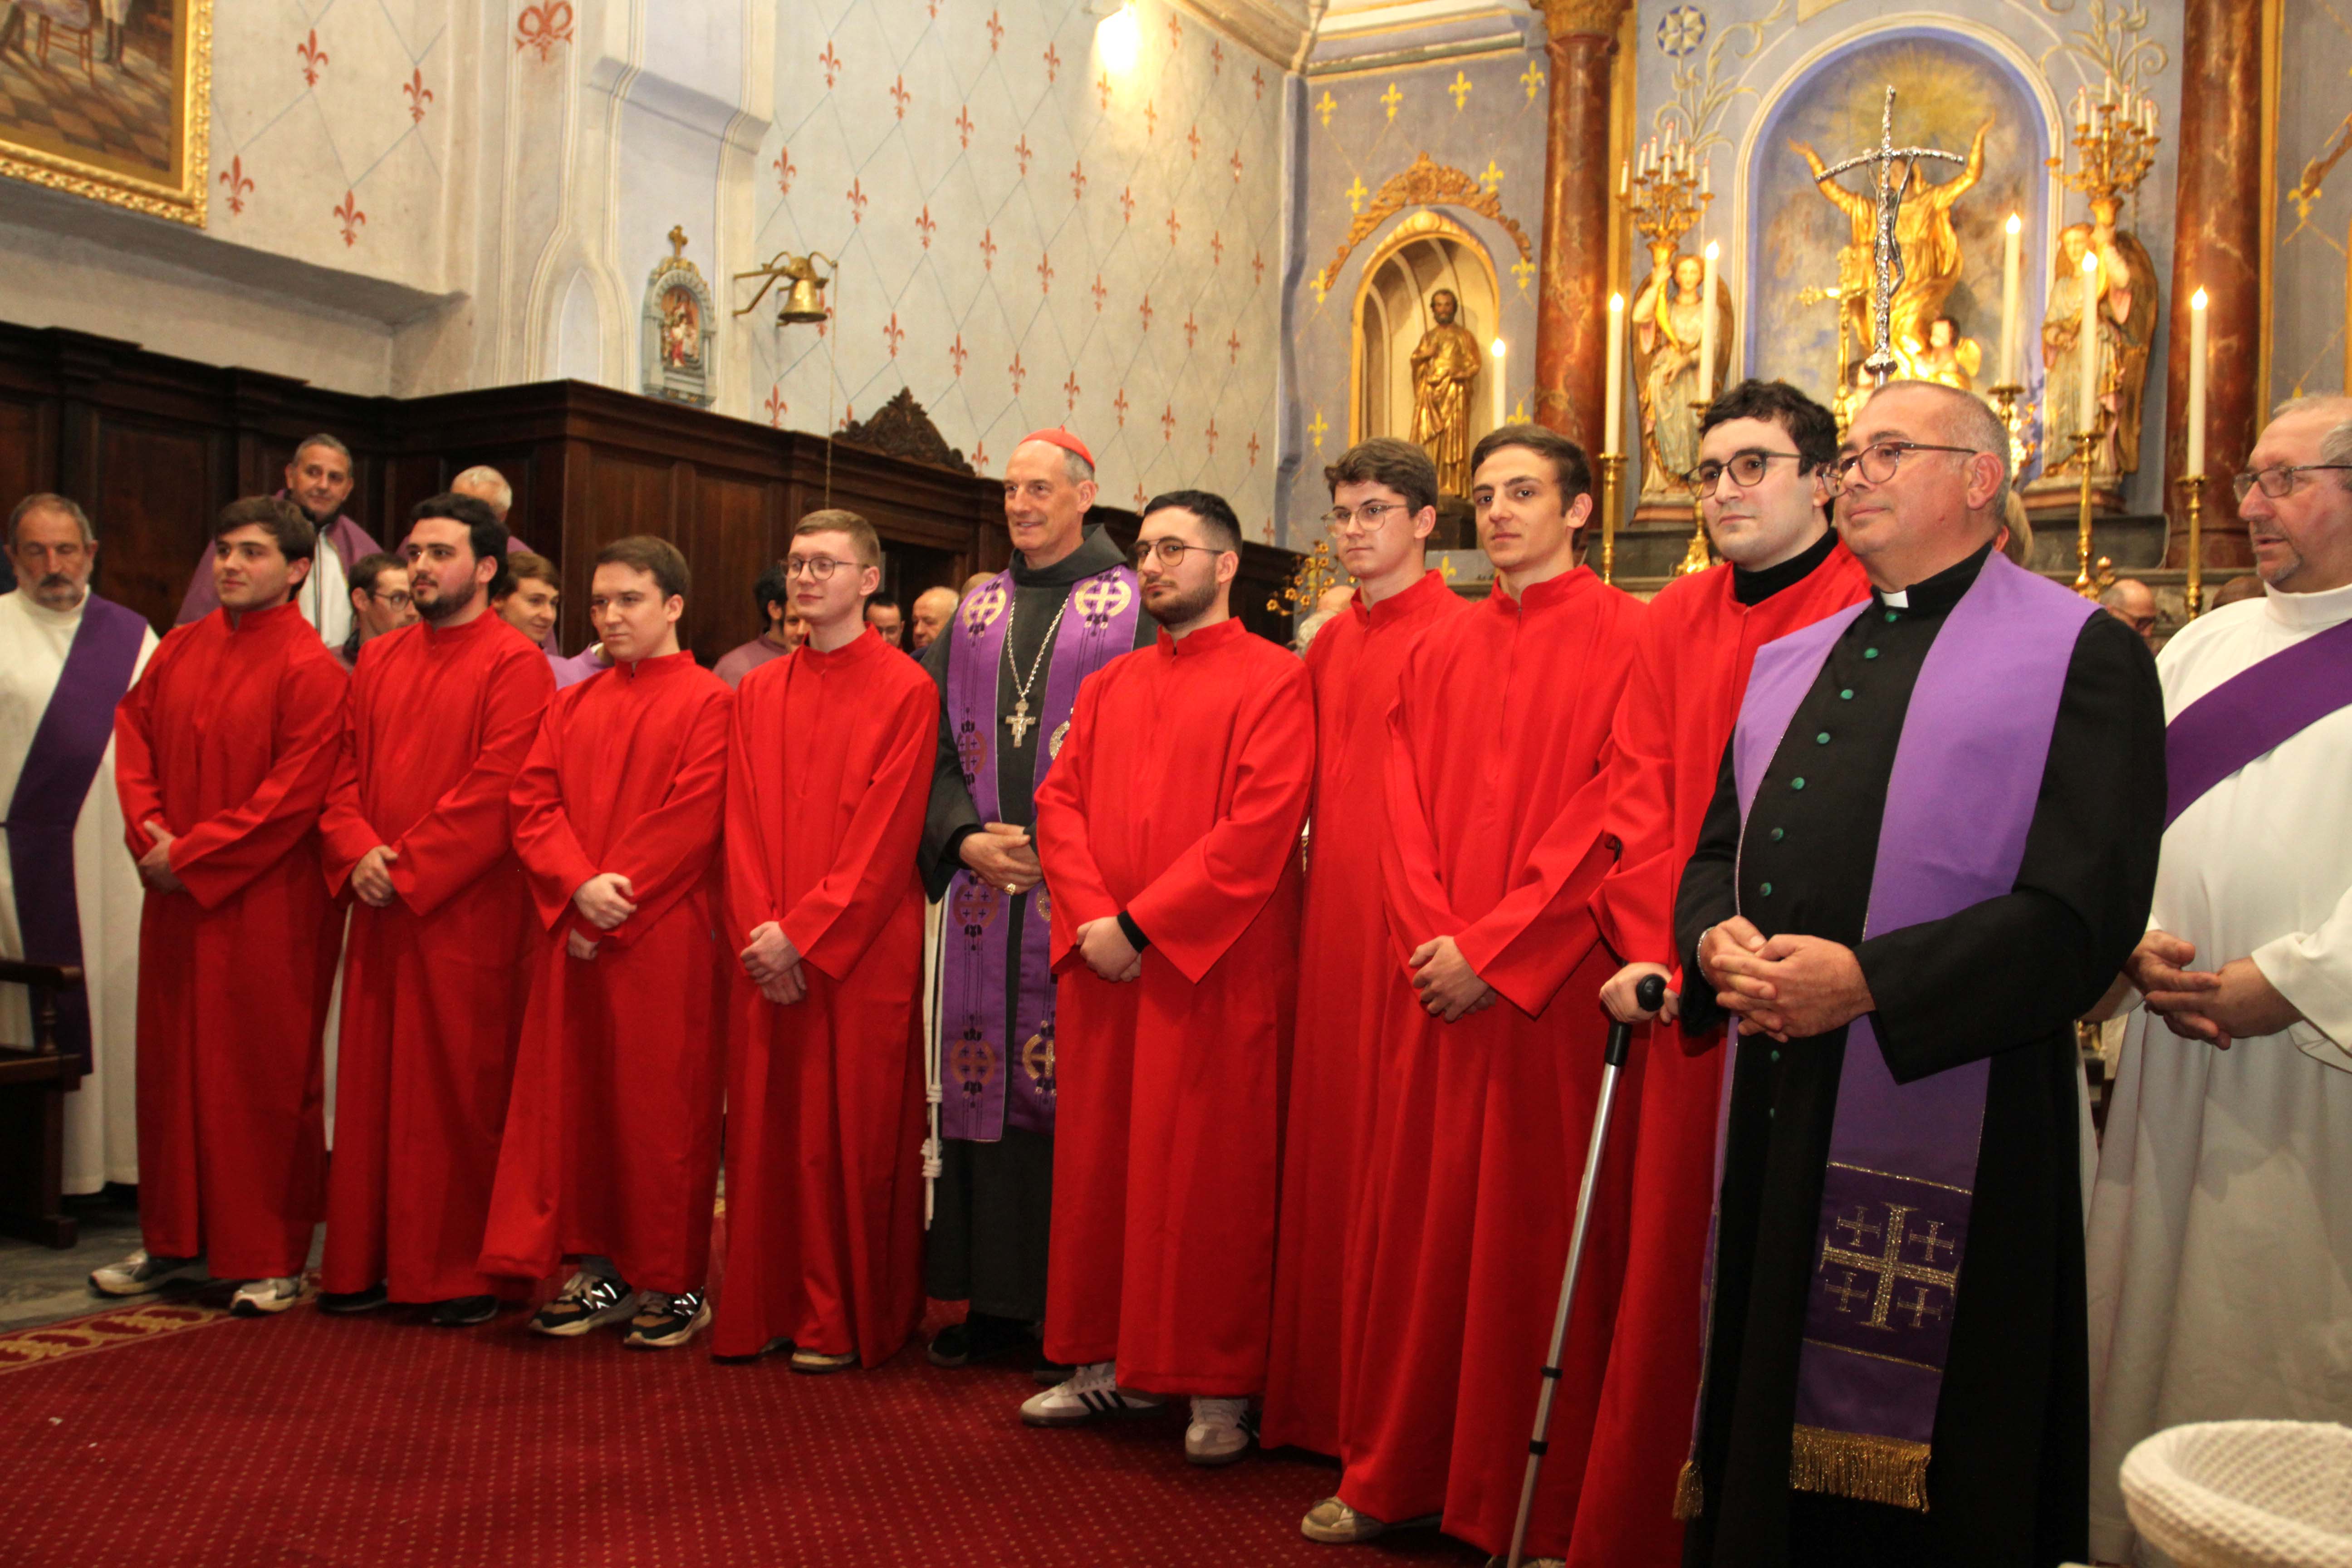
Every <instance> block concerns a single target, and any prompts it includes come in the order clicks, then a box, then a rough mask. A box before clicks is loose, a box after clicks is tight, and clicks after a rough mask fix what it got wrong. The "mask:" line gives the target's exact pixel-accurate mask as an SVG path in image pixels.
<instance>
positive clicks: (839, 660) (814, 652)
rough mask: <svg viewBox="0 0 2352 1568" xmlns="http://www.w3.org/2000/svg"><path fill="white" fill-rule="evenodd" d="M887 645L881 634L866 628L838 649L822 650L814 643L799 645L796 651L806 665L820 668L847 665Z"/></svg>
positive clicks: (871, 628)
mask: <svg viewBox="0 0 2352 1568" xmlns="http://www.w3.org/2000/svg"><path fill="white" fill-rule="evenodd" d="M888 646H889V645H888V644H887V643H886V642H884V641H883V640H882V634H881V633H880V632H877V631H876V630H875V629H874V628H873V627H872V626H867V627H866V629H865V630H864V631H862V632H860V633H858V634H857V635H856V637H852V638H850V639H849V640H848V641H847V642H845V643H843V644H842V645H841V646H840V647H836V648H822V647H817V646H816V644H815V643H814V642H803V643H802V644H801V646H800V647H799V648H798V650H797V651H798V652H799V654H800V655H801V657H802V658H803V660H805V661H806V662H807V663H809V664H811V665H814V666H817V667H819V668H822V667H824V666H825V665H829V664H831V665H840V664H848V663H850V662H852V661H854V660H856V659H861V658H865V657H866V655H867V654H869V653H872V652H873V651H874V650H875V649H877V648H883V647H888Z"/></svg>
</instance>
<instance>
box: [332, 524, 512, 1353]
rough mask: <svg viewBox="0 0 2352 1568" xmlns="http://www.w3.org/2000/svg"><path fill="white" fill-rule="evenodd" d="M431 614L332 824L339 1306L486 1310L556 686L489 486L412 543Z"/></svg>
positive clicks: (388, 689)
mask: <svg viewBox="0 0 2352 1568" xmlns="http://www.w3.org/2000/svg"><path fill="white" fill-rule="evenodd" d="M404 553H405V554H406V555H407V557H408V572H409V593H410V595H411V596H412V597H413V599H414V600H415V605H416V612H417V614H418V616H421V617H422V621H421V624H419V625H417V626H409V627H406V628H404V629H403V630H401V631H397V632H394V633H393V634H392V635H391V636H390V637H386V638H384V639H383V644H382V646H381V647H379V648H378V649H377V650H376V651H375V652H374V653H372V654H370V655H369V656H368V658H367V663H366V666H365V668H362V669H361V670H360V672H359V674H358V676H357V677H356V678H355V679H354V680H353V682H352V700H351V704H350V710H349V720H348V722H347V723H346V725H345V727H344V731H343V740H342V750H341V758H340V760H339V762H338V763H337V766H336V771H335V783H334V787H333V789H332V791H331V793H330V795H329V796H328V802H327V810H326V814H325V816H324V817H323V818H322V819H321V821H320V831H321V833H322V834H323V836H324V837H325V842H326V857H325V858H326V872H327V877H328V881H329V885H330V887H331V889H332V890H333V891H334V892H335V893H336V894H337V895H338V896H340V895H341V894H342V893H343V892H344V890H345V889H349V890H350V892H351V894H352V897H354V898H356V899H357V900H359V907H358V908H357V909H355V910H353V911H352V928H351V937H350V942H349V945H348V948H347V955H346V960H345V970H344V978H343V1005H342V1018H341V1042H340V1052H341V1059H340V1062H339V1064H338V1085H337V1097H338V1098H337V1104H336V1111H335V1160H334V1168H333V1172H332V1176H331V1182H330V1185H329V1191H328V1226H327V1255H326V1262H325V1278H324V1281H323V1283H324V1285H325V1288H326V1290H327V1292H328V1295H327V1297H326V1299H325V1300H322V1301H321V1303H320V1305H321V1306H322V1307H323V1308H325V1309H326V1310H329V1311H364V1310H368V1309H370V1308H373V1307H378V1306H381V1305H383V1303H384V1302H385V1301H386V1300H398V1301H412V1302H431V1303H435V1304H436V1306H435V1310H434V1312H433V1315H432V1321H434V1322H436V1323H437V1324H440V1325H442V1326H445V1327H462V1326H465V1325H467V1324H470V1323H478V1322H485V1321H488V1319H489V1318H490V1317H492V1316H493V1315H494V1314H495V1313H496V1311H497V1310H498V1302H497V1297H496V1294H495V1292H496V1291H497V1290H498V1289H499V1281H498V1280H496V1279H493V1278H492V1277H491V1276H489V1275H486V1274H484V1273H482V1272H480V1271H479V1269H478V1268H477V1266H476V1265H477V1260H478V1258H479V1257H480V1253H481V1243H482V1229H483V1224H484V1220H485V1218H486V1216H487V1214H488V1207H489V1198H490V1185H491V1181H492V1178H493V1176H494V1175H495V1173H496V1169H497V1163H498V1157H499V1135H500V1132H501V1130H502V1128H503V1125H504V1121H505V1117H506V1104H507V1089H508V1080H509V1076H510V1075H511V1073H512V1071H513V1068H514V1054H515V1045H516V1040H517V1037H518V1035H519V1033H520V1026H521V1022H522V1009H523V1005H524V1003H525V1001H526V1000H527V998H528V997H529V995H530V941H529V936H530V893H529V889H528V888H527V887H526V885H525V882H524V879H523V873H522V868H521V865H520V863H519V862H518V861H517V860H516V858H515V855H514V848H513V836H512V832H511V828H510V826H509V805H508V796H509V794H510V793H511V791H512V788H513V784H514V777H515V774H516V773H517V772H518V771H519V770H520V768H521V766H522V762H523V758H524V755H525V754H526V753H527V752H529V750H530V744H531V742H532V739H533V738H534V736H535V735H536V734H537V733H538V728H539V721H540V716H541V711H542V710H544V709H545V708H546V706H547V700H548V697H549V695H550V694H551V691H552V689H553V687H554V680H553V678H552V677H551V676H550V675H549V673H548V667H547V659H546V658H545V656H544V655H542V654H541V652H540V650H539V649H538V648H536V647H532V646H531V645H530V642H528V641H526V640H525V639H524V637H523V636H522V634H521V633H520V632H518V631H516V630H515V629H514V628H513V627H512V626H509V625H507V624H506V622H504V621H503V620H500V619H499V617H498V616H496V615H494V614H492V613H491V612H490V605H489V596H488V589H489V585H490V583H491V581H492V579H493V578H494V577H495V576H496V575H497V574H498V571H499V563H500V562H501V561H503V560H504V559H505V556H506V530H505V529H504V528H502V527H500V526H499V521H498V520H497V519H496V518H494V517H492V516H491V515H490V510H489V508H488V507H487V506H484V505H483V504H482V503H481V502H480V501H478V500H474V499H473V498H471V497H469V496H459V495H439V496H435V497H433V498H432V499H430V500H425V501H422V502H419V503H418V505H417V507H416V510H415V512H414V513H413V514H412V517H411V521H410V525H409V532H408V539H407V542H406V543H405V545H404Z"/></svg>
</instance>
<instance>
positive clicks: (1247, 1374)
mask: <svg viewBox="0 0 2352 1568" xmlns="http://www.w3.org/2000/svg"><path fill="white" fill-rule="evenodd" d="M1314 781H1315V700H1314V693H1313V689H1312V687H1311V685H1310V684H1309V681H1308V679H1307V667H1306V666H1305V665H1304V664H1303V663H1301V662H1300V661H1299V660H1298V659H1297V658H1295V657H1294V656H1292V655H1291V654H1289V653H1288V652H1286V651H1285V650H1284V649H1283V648H1281V647H1278V646H1276V644H1274V643H1271V642H1268V641H1267V640H1265V638H1263V637H1255V636H1253V635H1251V633H1250V631H1249V630H1248V628H1247V627H1245V626H1244V625H1243V624H1242V623H1241V622H1240V621H1238V620H1228V621H1220V622H1218V623H1216V624H1215V625H1213V626H1203V627H1202V628H1201V629H1200V630H1198V631H1195V632H1193V633H1192V634H1191V635H1190V636H1188V637H1184V638H1183V639H1182V640H1181V642H1180V641H1177V640H1175V639H1172V638H1171V637H1169V635H1168V634H1167V632H1165V631H1162V632H1160V638H1159V641H1158V643H1157V644H1155V645H1152V646H1150V647H1141V648H1138V649H1137V650H1136V651H1135V652H1133V653H1129V654H1124V655H1122V656H1120V657H1119V658H1116V659H1114V660H1112V661H1111V662H1110V663H1109V664H1108V665H1106V666H1104V667H1103V668H1101V669H1100V670H1098V671H1097V672H1096V673H1095V674H1094V675H1092V676H1090V677H1088V678H1087V681H1086V683H1085V684H1084V685H1082V686H1080V687H1079V688H1078V700H1077V705H1076V709H1075V710H1074V711H1073V712H1072V714H1071V718H1070V728H1069V733H1068V734H1067V735H1066V737H1065V738H1064V740H1063V742H1062V748H1061V753H1060V755H1059V756H1058V757H1057V758H1056V759H1055V763H1054V768H1053V771H1052V772H1051V773H1047V774H1046V775H1045V784H1044V785H1043V786H1042V787H1040V788H1039V790H1038V791H1037V851H1038V858H1039V859H1040V861H1041V862H1042V863H1043V865H1044V867H1045V890H1046V892H1047V894H1048V895H1049V898H1048V902H1049V903H1050V904H1051V906H1052V910H1051V912H1052V917H1053V962H1054V972H1055V974H1056V975H1057V976H1059V990H1058V992H1057V993H1056V1008H1055V1035H1056V1038H1055V1041H1054V1042H1053V1049H1054V1051H1055V1057H1054V1061H1055V1077H1056V1079H1057V1085H1056V1089H1057V1099H1058V1101H1059V1107H1058V1111H1057V1115H1056V1121H1055V1140H1054V1218H1053V1233H1054V1247H1053V1252H1052V1255H1051V1258H1050V1259H1049V1263H1048V1267H1047V1271H1046V1281H1045V1353H1046V1354H1047V1355H1048V1356H1050V1357H1052V1358H1053V1359H1054V1360H1055V1361H1059V1362H1068V1363H1074V1364H1075V1363H1088V1362H1103V1361H1115V1362H1117V1363H1118V1381H1119V1382H1120V1383H1121V1384H1126V1385H1128V1386H1129V1387H1134V1388H1139V1389H1144V1390H1148V1391H1150V1392H1152V1393H1155V1394H1205V1395H1211V1396H1233V1395H1237V1394H1251V1393H1255V1391H1256V1390H1257V1389H1258V1388H1260V1387H1261V1386H1263V1385H1264V1383H1265V1346H1266V1336H1267V1333H1268V1331H1269V1329H1270V1326H1271V1323H1270V1310H1271V1306H1272V1297H1273V1283H1274V1281H1273V1276H1274V1217H1275V1175H1276V1172H1275V1167H1276V1147H1277V1144H1278V1142H1279V1139H1280V1136H1281V1115H1282V1094H1283V1087H1284V1086H1283V1079H1284V1075H1285V1072H1286V1067H1287V1058H1288V1056H1289V1048H1290V1026H1291V1018H1292V1008H1293V1006H1294V1004H1295V1001H1296V983H1297V964H1298V885H1299V873H1298V830H1299V827H1300V826H1301V825H1302V824H1303V823H1304V822H1305V820H1306V816H1307V797H1308V795H1310V793H1311V792H1312V790H1313V788H1314ZM1121 911H1124V912H1125V913H1127V914H1128V915H1129V917H1130V918H1131V919H1132V920H1133V921H1135V923H1136V925H1137V926H1138V927H1139V929H1140V930H1141V931H1142V932H1143V935H1144V937H1145V939H1146V941H1147V942H1149V943H1150V946H1149V947H1148V948H1147V949H1146V951H1145V952H1144V954H1143V974H1142V978H1141V979H1139V980H1136V981H1130V982H1127V983H1124V984H1114V983H1113V982H1110V981H1107V980H1104V979H1103V978H1101V977H1100V976H1099V975H1097V974H1096V973H1095V972H1094V971H1093V970H1091V969H1089V968H1087V963H1086V960H1085V959H1083V958H1081V957H1080V956H1079V955H1078V952H1077V928H1078V927H1079V926H1081V925H1084V924H1085V923H1086V922H1087V921H1093V920H1102V919H1108V918H1110V917H1114V916H1116V915H1118V914H1119V913H1120V912H1121ZM1130 1240H1131V1241H1132V1243H1133V1245H1131V1246H1130V1245H1129V1242H1130Z"/></svg>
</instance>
